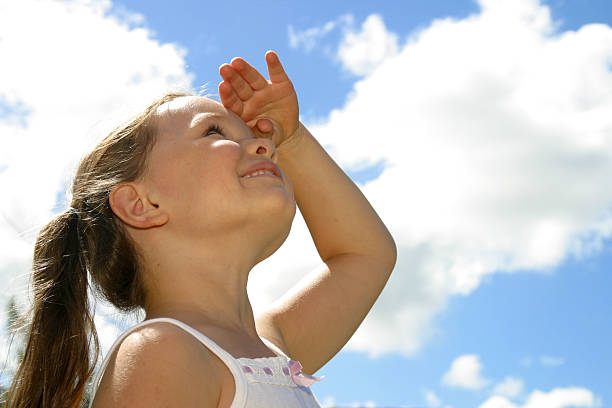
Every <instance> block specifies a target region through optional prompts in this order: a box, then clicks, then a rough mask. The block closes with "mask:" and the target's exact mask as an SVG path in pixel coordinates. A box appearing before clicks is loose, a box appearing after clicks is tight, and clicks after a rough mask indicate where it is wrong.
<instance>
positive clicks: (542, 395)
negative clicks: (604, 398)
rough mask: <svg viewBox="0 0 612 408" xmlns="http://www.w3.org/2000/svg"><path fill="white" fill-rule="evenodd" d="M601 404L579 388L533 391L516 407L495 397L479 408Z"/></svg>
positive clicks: (559, 406)
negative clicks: (523, 402)
mask: <svg viewBox="0 0 612 408" xmlns="http://www.w3.org/2000/svg"><path fill="white" fill-rule="evenodd" d="M599 406H601V404H600V403H599V401H598V400H597V399H596V398H595V396H594V395H593V393H592V392H591V391H590V390H587V389H585V388H579V387H570V388H555V389H553V390H552V391H550V392H543V391H539V390H536V391H533V392H532V393H531V394H530V395H529V397H528V398H527V401H526V402H525V404H523V405H516V404H513V403H512V402H510V401H509V400H508V399H507V398H505V397H500V396H494V397H491V398H489V399H488V400H487V401H486V402H484V403H483V404H481V405H480V406H479V407H478V408H569V407H576V408H578V407H580V408H582V407H585V408H586V407H599Z"/></svg>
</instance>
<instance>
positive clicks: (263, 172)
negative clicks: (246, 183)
mask: <svg viewBox="0 0 612 408" xmlns="http://www.w3.org/2000/svg"><path fill="white" fill-rule="evenodd" d="M253 177H274V178H277V179H280V178H281V177H280V176H277V175H276V174H274V173H273V172H272V171H270V170H267V169H266V170H257V171H254V172H251V173H249V174H245V175H244V176H242V177H241V178H243V179H248V178H253Z"/></svg>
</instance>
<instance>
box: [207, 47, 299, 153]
mask: <svg viewBox="0 0 612 408" xmlns="http://www.w3.org/2000/svg"><path fill="white" fill-rule="evenodd" d="M266 63H267V65H268V75H269V76H270V80H266V79H265V78H264V77H263V76H262V75H261V74H260V73H259V72H258V71H257V70H256V69H255V68H253V67H252V66H251V65H250V64H249V63H247V62H246V61H245V60H243V59H242V58H234V59H233V60H232V61H231V63H230V64H223V65H221V67H220V68H219V74H221V77H222V78H223V81H222V82H221V83H220V84H219V96H220V97H221V103H222V104H223V106H225V107H226V108H227V109H228V110H231V111H232V112H234V113H235V114H236V115H238V116H240V118H241V119H242V120H243V121H244V122H245V123H246V124H247V126H249V127H250V128H251V129H252V130H253V133H255V134H256V135H262V136H263V137H268V138H271V139H272V141H273V142H274V143H275V144H276V146H277V147H279V146H280V145H281V144H282V143H284V142H285V141H286V140H288V139H289V138H290V137H291V136H292V135H293V134H294V133H295V131H296V130H297V128H298V124H299V106H298V101H297V95H296V93H295V89H294V88H293V84H292V83H291V80H290V79H289V77H288V76H287V74H286V73H285V70H284V69H283V66H282V65H281V63H280V60H279V59H278V56H277V55H276V53H275V52H274V51H268V52H267V53H266Z"/></svg>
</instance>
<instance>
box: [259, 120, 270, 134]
mask: <svg viewBox="0 0 612 408" xmlns="http://www.w3.org/2000/svg"><path fill="white" fill-rule="evenodd" d="M256 126H257V129H259V131H260V132H262V133H270V132H272V130H274V125H272V122H271V121H270V120H268V119H259V120H258V121H257V124H256Z"/></svg>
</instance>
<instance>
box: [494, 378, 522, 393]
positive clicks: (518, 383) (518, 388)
mask: <svg viewBox="0 0 612 408" xmlns="http://www.w3.org/2000/svg"><path fill="white" fill-rule="evenodd" d="M523 387H524V384H523V380H521V379H520V378H514V377H506V378H505V379H504V380H503V381H502V382H500V383H499V384H497V385H495V388H493V395H497V396H502V397H508V398H516V397H517V396H519V395H520V394H521V392H523Z"/></svg>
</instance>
